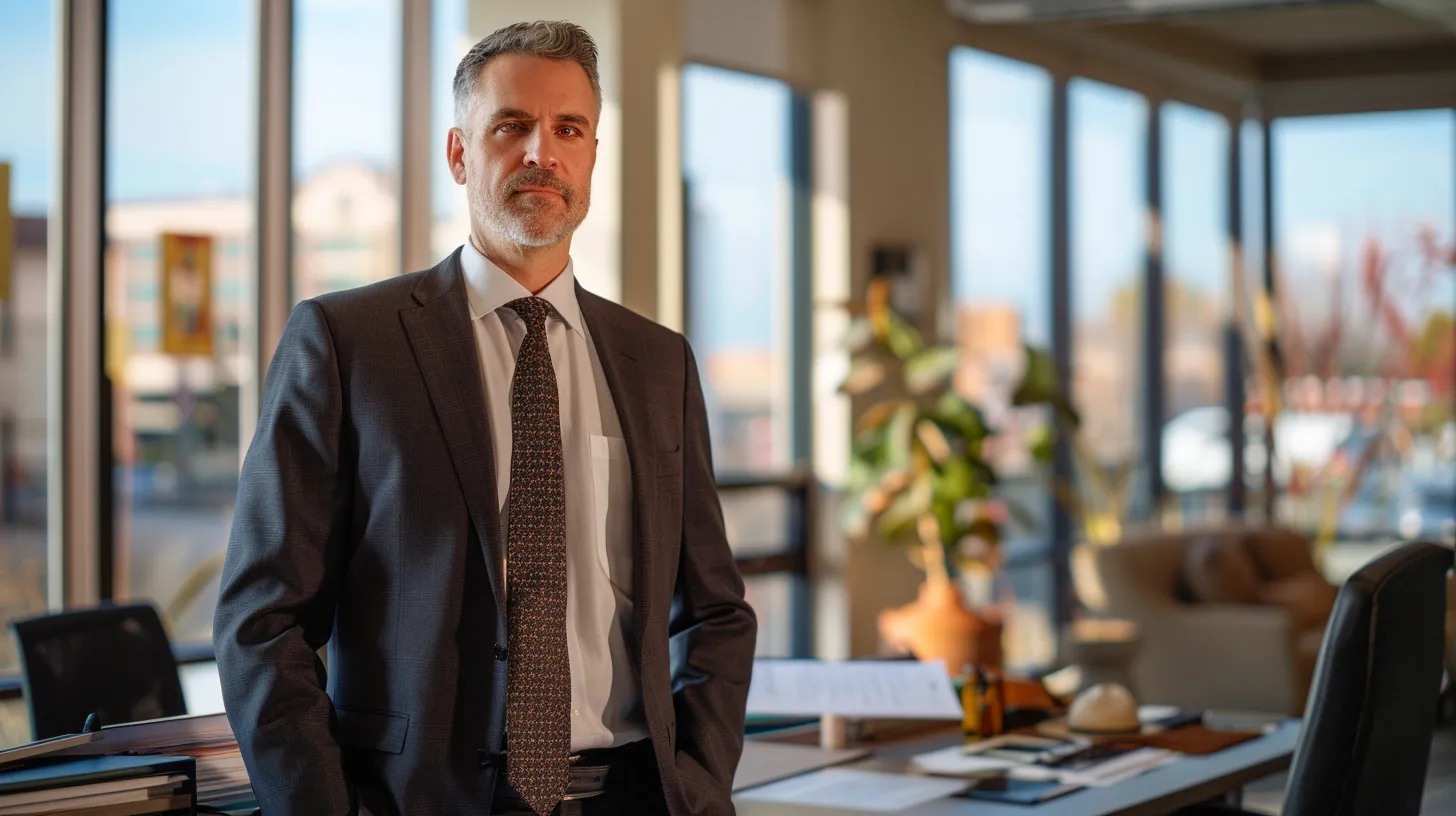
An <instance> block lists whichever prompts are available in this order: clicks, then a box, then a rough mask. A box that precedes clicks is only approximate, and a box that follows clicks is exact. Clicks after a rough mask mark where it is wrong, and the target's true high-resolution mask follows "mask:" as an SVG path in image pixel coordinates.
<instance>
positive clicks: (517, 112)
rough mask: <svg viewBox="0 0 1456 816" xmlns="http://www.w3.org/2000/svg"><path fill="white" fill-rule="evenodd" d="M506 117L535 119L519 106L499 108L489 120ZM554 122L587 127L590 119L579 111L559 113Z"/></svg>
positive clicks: (532, 120)
mask: <svg viewBox="0 0 1456 816" xmlns="http://www.w3.org/2000/svg"><path fill="white" fill-rule="evenodd" d="M506 119H522V120H525V121H527V122H534V121H536V117H534V116H532V115H530V114H529V113H526V112H525V111H523V110H521V109H520V108H501V109H500V110H497V111H496V112H495V114H494V115H492V116H491V117H490V121H491V122H492V123H494V122H500V121H503V120H506ZM556 122H557V123H558V124H566V125H578V126H581V127H587V128H589V127H591V120H590V119H587V118H586V117H585V116H583V115H581V114H579V113H563V114H560V115H559V116H557V117H556Z"/></svg>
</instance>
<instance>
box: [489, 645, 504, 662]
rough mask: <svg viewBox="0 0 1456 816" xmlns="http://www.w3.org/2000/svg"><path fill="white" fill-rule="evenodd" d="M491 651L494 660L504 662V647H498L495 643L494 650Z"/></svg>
mask: <svg viewBox="0 0 1456 816" xmlns="http://www.w3.org/2000/svg"><path fill="white" fill-rule="evenodd" d="M492 651H493V652H494V653H495V659H496V660H505V659H506V647H504V646H502V645H500V644H499V643H497V644H496V645H495V648H494V649H493V650H492Z"/></svg>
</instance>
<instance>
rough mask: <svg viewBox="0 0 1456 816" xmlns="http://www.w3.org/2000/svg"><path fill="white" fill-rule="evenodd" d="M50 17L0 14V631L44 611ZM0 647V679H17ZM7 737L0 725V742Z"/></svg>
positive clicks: (21, 0) (52, 103) (53, 98)
mask: <svg viewBox="0 0 1456 816" xmlns="http://www.w3.org/2000/svg"><path fill="white" fill-rule="evenodd" d="M54 18H55V8H54V7H53V5H52V2H51V0H16V2H9V3H3V4H0V630H3V629H4V628H5V627H7V626H8V625H9V623H10V621H12V620H16V619H19V618H27V617H30V616H32V615H37V614H40V613H42V612H44V611H45V608H46V597H45V590H46V542H45V538H46V470H47V465H48V462H47V459H46V389H45V381H46V349H47V345H48V344H47V342H46V331H47V324H48V322H49V320H50V313H49V307H48V305H47V296H46V213H47V210H48V208H49V207H50V205H51V203H52V199H51V173H52V164H53V162H54V160H55V145H56V129H55V121H56V102H57V95H58V88H57V82H56V71H55V66H56V52H55V39H56V33H55V25H54ZM17 668H18V667H17V663H16V655H15V644H14V639H13V638H11V637H10V636H9V635H8V634H6V635H5V636H4V637H0V674H6V673H10V672H13V671H15V670H16V669H17ZM5 733H6V728H5V726H4V723H0V736H3V735H4V734H5Z"/></svg>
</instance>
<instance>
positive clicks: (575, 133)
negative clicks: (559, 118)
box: [561, 125, 581, 136]
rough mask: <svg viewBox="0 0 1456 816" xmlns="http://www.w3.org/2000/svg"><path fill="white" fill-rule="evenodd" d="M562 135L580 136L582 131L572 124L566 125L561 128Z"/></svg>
mask: <svg viewBox="0 0 1456 816" xmlns="http://www.w3.org/2000/svg"><path fill="white" fill-rule="evenodd" d="M561 135H562V136H580V135H581V131H580V130H577V129H576V128H574V127H571V126H569V125H568V126H567V127H564V128H562V129H561Z"/></svg>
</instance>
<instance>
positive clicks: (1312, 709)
mask: <svg viewBox="0 0 1456 816" xmlns="http://www.w3.org/2000/svg"><path fill="white" fill-rule="evenodd" d="M1452 556H1453V552H1452V550H1451V549H1450V548H1448V547H1442V546H1439V545H1436V544H1422V543H1416V544H1405V545H1402V546H1400V547H1398V548H1396V549H1394V550H1391V551H1390V552H1388V553H1386V554H1384V555H1382V556H1380V557H1379V558H1377V559H1375V560H1374V561H1371V562H1370V563H1369V564H1366V565H1365V566H1364V567H1361V568H1360V570H1359V571H1357V572H1356V573H1355V574H1354V575H1353V576H1351V577H1350V580H1349V581H1347V582H1346V583H1345V585H1344V586H1343V587H1341V588H1340V594H1339V597H1338V598H1337V599H1336V601H1335V609H1334V612H1333V614H1331V615H1330V621H1329V624H1328V626H1327V628H1326V629H1325V637H1324V642H1323V644H1321V646H1320V654H1319V662H1318V664H1317V665H1316V667H1315V674H1314V682H1313V684H1312V685H1311V688H1310V695H1309V702H1308V703H1307V704H1306V705H1305V710H1304V730H1303V731H1302V733H1301V734H1300V737H1299V747H1298V748H1297V749H1295V753H1294V765H1293V768H1292V769H1291V770H1290V774H1289V784H1288V787H1287V788H1286V789H1285V794H1284V809H1283V813H1284V816H1364V815H1365V814H1376V813H1378V814H1380V816H1407V815H1408V816H1416V814H1419V813H1420V810H1421V794H1422V792H1423V791H1424V789H1425V784H1426V763H1427V761H1428V760H1429V759H1430V753H1431V732H1432V731H1433V730H1434V728H1435V723H1436V719H1437V697H1438V695H1439V692H1440V686H1441V670H1442V667H1441V660H1442V651H1443V648H1444V646H1443V644H1444V642H1445V625H1446V623H1445V612H1446V573H1447V572H1448V571H1450V569H1451V564H1452ZM1239 812H1243V811H1239V810H1237V809H1235V808H1226V807H1219V806H1205V807H1200V808H1193V809H1188V810H1186V811H1184V813H1185V814H1190V815H1191V814H1213V813H1239Z"/></svg>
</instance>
